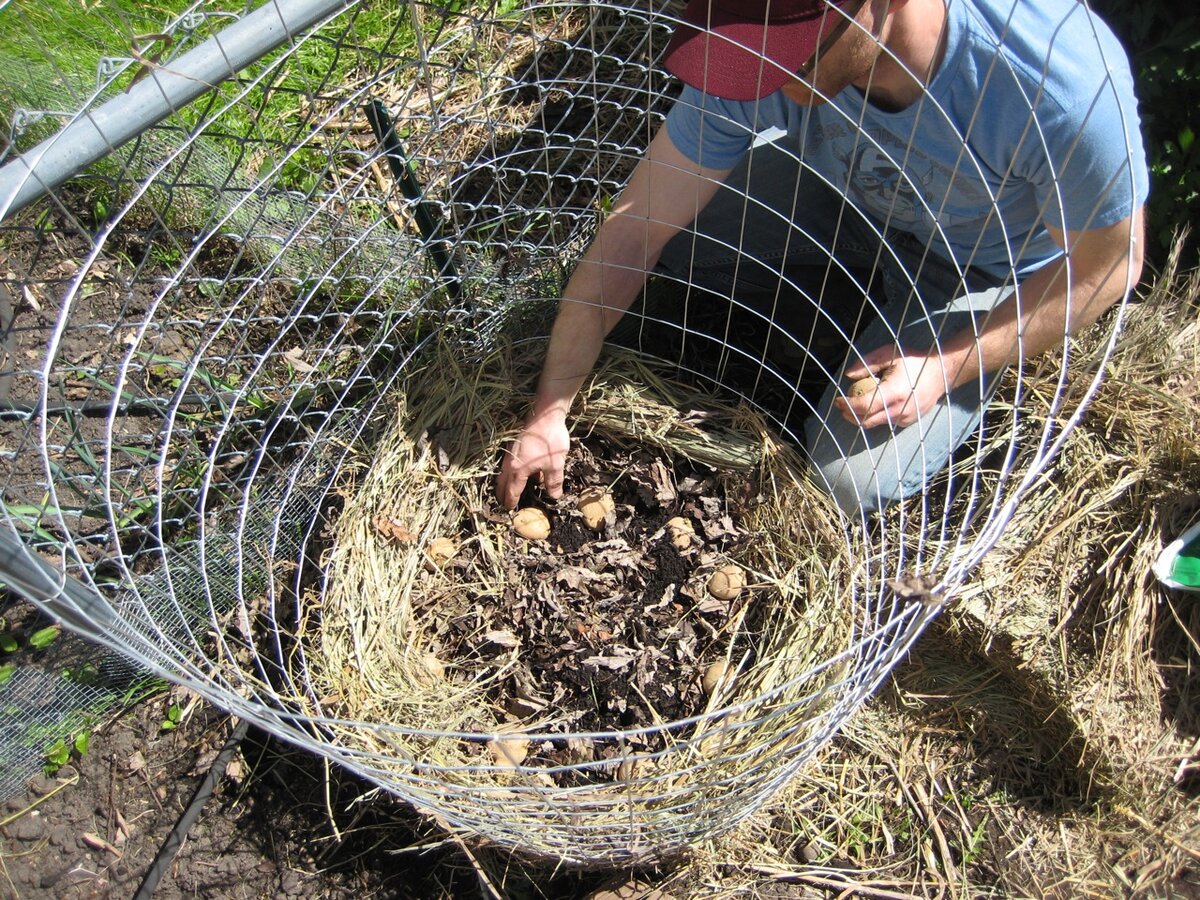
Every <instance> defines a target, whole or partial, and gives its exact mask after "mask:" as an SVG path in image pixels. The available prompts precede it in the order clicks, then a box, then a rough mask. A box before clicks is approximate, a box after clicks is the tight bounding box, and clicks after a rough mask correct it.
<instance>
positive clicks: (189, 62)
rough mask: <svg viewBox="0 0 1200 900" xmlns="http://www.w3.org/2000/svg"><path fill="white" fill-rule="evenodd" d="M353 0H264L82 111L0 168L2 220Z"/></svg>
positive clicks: (0, 209)
mask: <svg viewBox="0 0 1200 900" xmlns="http://www.w3.org/2000/svg"><path fill="white" fill-rule="evenodd" d="M352 2H353V0H268V2H266V3H264V4H263V5H262V6H260V7H259V8H258V9H256V10H254V12H252V13H250V14H249V15H246V16H244V17H243V18H241V19H239V20H238V21H237V22H234V23H233V24H232V25H229V26H227V27H226V28H224V29H222V30H221V31H220V32H218V33H217V34H215V35H213V36H212V37H211V38H209V39H208V40H207V41H205V42H204V43H203V44H201V45H200V46H198V47H195V48H194V49H192V50H189V51H188V52H187V53H185V54H183V55H182V56H180V57H179V58H178V59H176V60H173V61H172V62H171V63H170V64H169V65H164V66H156V67H154V68H153V70H152V71H151V72H150V74H149V76H148V77H145V78H142V79H141V80H140V81H138V82H137V83H136V84H134V85H132V86H131V87H130V88H129V91H128V92H127V93H124V94H121V95H120V96H117V97H113V98H112V99H111V100H109V101H107V102H106V103H103V104H101V105H100V106H98V107H97V108H96V109H93V110H85V111H83V112H81V113H80V114H79V115H78V116H77V117H76V118H75V119H74V120H72V121H71V122H70V123H69V124H68V125H67V126H66V127H65V128H64V129H63V130H62V131H60V132H59V133H58V134H56V135H54V136H53V137H50V138H47V139H46V140H44V141H42V143H40V144H38V145H37V146H36V147H34V148H33V149H32V150H29V151H28V152H26V153H24V154H22V155H20V156H18V157H16V158H15V159H12V160H10V161H9V162H8V163H7V164H5V165H4V167H3V168H0V219H3V218H5V217H7V216H10V215H13V214H14V213H16V212H19V211H20V210H22V209H24V208H25V207H26V206H28V205H29V204H30V203H32V202H34V201H35V200H37V199H38V198H39V197H41V196H42V195H43V194H45V193H46V192H48V191H50V190H53V189H54V188H56V187H58V185H60V184H62V183H63V182H64V181H66V180H67V179H68V178H71V177H72V176H73V175H76V174H78V173H79V172H81V171H83V170H84V169H86V168H87V167H88V166H90V165H91V164H92V163H94V162H96V161H97V160H99V159H102V158H103V157H104V156H105V155H106V154H108V153H111V152H112V151H113V150H115V149H116V148H117V147H120V146H121V145H122V144H124V143H126V142H127V141H130V140H132V139H133V138H135V137H137V136H138V135H139V134H142V133H143V132H144V131H146V129H148V128H150V127H151V126H152V125H155V124H157V123H158V122H161V121H162V120H163V119H165V118H166V117H167V116H169V115H171V113H173V112H176V111H177V110H179V109H182V108H183V107H185V106H187V105H188V104H189V103H191V102H192V101H193V100H195V99H196V98H197V97H199V96H201V95H202V94H204V93H206V92H207V91H209V90H212V88H214V87H216V86H217V85H218V84H221V83H222V82H224V81H226V80H228V79H229V78H232V77H233V76H234V75H236V74H237V73H238V72H240V71H241V70H242V69H244V68H245V67H246V66H248V65H250V64H251V63H253V62H255V61H256V60H258V59H261V58H262V57H263V56H265V55H266V54H268V53H270V52H271V51H272V50H274V49H275V48H277V47H279V46H281V45H282V44H284V43H285V42H286V41H288V40H290V39H292V38H294V37H295V36H296V35H297V34H299V33H300V32H302V31H304V30H305V29H308V28H311V27H312V26H313V25H315V24H316V23H318V22H320V21H321V20H322V19H324V18H326V17H328V16H330V15H332V14H333V13H334V12H336V11H337V10H338V9H340V8H342V7H344V6H348V5H350V4H351V3H352Z"/></svg>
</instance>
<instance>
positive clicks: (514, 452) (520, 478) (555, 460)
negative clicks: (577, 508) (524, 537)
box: [496, 410, 571, 509]
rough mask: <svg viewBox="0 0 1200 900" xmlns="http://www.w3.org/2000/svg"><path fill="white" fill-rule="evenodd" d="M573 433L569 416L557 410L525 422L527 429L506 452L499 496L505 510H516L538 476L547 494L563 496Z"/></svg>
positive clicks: (502, 464) (498, 489) (499, 481)
mask: <svg viewBox="0 0 1200 900" xmlns="http://www.w3.org/2000/svg"><path fill="white" fill-rule="evenodd" d="M570 445H571V436H570V434H569V433H568V431H567V421H566V416H564V415H563V414H562V413H561V412H558V411H556V410H554V411H549V412H545V413H543V414H542V415H540V416H536V417H534V418H532V419H530V420H529V421H528V422H526V423H525V428H524V430H523V431H522V432H521V434H520V435H519V436H518V437H517V439H516V440H515V441H513V442H512V444H510V445H509V446H508V447H507V448H506V450H505V452H504V462H503V463H501V465H500V477H499V478H498V479H497V481H496V496H497V497H499V498H500V502H501V503H502V504H503V505H504V508H505V509H515V508H516V505H517V501H518V500H520V499H521V493H522V491H524V490H525V485H526V484H527V483H528V482H529V479H530V478H531V477H534V478H537V479H538V480H539V481H540V482H541V484H542V487H543V488H544V489H545V491H546V493H547V494H549V495H550V496H551V497H553V498H555V499H557V498H558V497H561V496H562V489H563V466H564V464H565V463H566V459H567V450H568V449H569V447H570Z"/></svg>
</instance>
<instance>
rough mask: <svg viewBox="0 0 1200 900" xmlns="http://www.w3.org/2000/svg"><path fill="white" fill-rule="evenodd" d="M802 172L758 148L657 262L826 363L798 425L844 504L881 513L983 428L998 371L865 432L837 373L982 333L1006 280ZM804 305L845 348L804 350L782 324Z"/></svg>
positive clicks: (817, 469)
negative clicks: (820, 388)
mask: <svg viewBox="0 0 1200 900" xmlns="http://www.w3.org/2000/svg"><path fill="white" fill-rule="evenodd" d="M800 176H801V172H800V168H799V165H798V163H797V161H796V159H795V157H794V156H792V155H790V154H788V153H786V152H784V151H781V150H779V149H778V148H776V147H775V146H773V145H771V144H766V145H763V146H760V147H757V148H756V149H755V150H753V151H752V152H751V153H750V154H748V156H747V158H746V160H744V161H743V163H742V165H741V166H740V167H739V168H738V169H736V170H735V171H734V172H733V173H732V174H731V175H730V177H729V179H728V180H727V181H726V184H725V185H724V186H723V187H722V188H721V189H720V190H718V192H717V194H716V196H715V197H714V198H713V200H712V202H710V203H709V205H708V206H707V207H705V209H704V210H703V211H702V212H701V214H700V216H699V217H698V218H697V220H696V223H695V227H694V229H693V230H690V231H685V232H683V233H681V234H679V235H677V236H676V237H675V238H674V239H673V240H672V241H671V242H670V243H669V244H668V245H667V247H666V248H665V249H664V251H663V254H662V257H661V258H660V261H659V265H658V271H659V272H660V274H663V275H665V276H666V277H668V278H671V279H678V280H679V281H681V282H685V283H686V284H687V285H688V286H689V289H691V288H702V289H703V290H705V291H707V292H711V293H715V294H718V295H720V296H722V297H724V298H726V299H727V300H728V301H729V302H732V303H734V304H737V305H741V306H744V307H748V308H751V309H753V310H755V311H756V312H757V313H758V314H759V315H760V316H761V317H762V318H763V319H764V320H765V321H766V322H768V323H769V326H770V328H771V330H772V331H773V332H775V334H774V336H773V338H772V340H774V341H775V343H776V344H777V345H778V344H779V342H780V340H782V341H783V343H784V345H785V346H784V349H785V352H784V353H783V356H784V357H785V358H786V357H787V356H788V355H789V353H788V352H787V351H790V355H791V356H792V361H793V362H794V363H799V364H813V363H815V364H816V365H819V366H822V367H823V370H824V373H825V380H827V381H828V387H827V388H826V389H825V391H824V393H823V395H822V396H821V399H820V401H819V402H818V403H816V405H815V406H813V407H811V408H810V415H809V416H808V418H807V420H806V422H805V425H804V432H805V443H806V446H807V451H808V455H809V458H810V460H811V463H812V466H813V469H814V473H815V475H816V477H817V480H818V482H819V483H822V484H824V486H825V487H826V489H827V490H828V491H829V493H830V494H832V495H833V497H834V498H835V499H836V501H837V502H838V504H839V505H840V506H841V507H842V508H843V509H844V510H846V511H847V512H849V513H860V514H866V513H871V512H877V511H879V510H881V509H883V508H884V507H885V506H887V505H888V504H890V503H892V502H894V501H896V500H900V499H902V498H904V497H908V496H911V495H913V494H915V493H918V492H920V491H922V490H923V489H924V487H925V486H926V485H927V484H928V482H929V480H930V478H931V477H932V476H933V475H934V474H936V473H937V472H939V471H941V470H942V469H943V468H944V467H945V466H946V465H947V464H948V462H949V460H950V457H951V455H952V454H953V453H954V451H955V450H956V449H957V448H958V447H959V446H960V445H961V444H962V443H963V442H965V441H966V440H967V439H968V438H969V437H970V436H971V435H972V434H973V433H974V432H975V431H976V429H977V428H978V427H979V423H980V420H981V418H982V416H983V411H984V408H985V407H986V406H987V403H988V401H989V400H990V399H991V396H992V393H993V392H994V390H995V385H996V380H997V379H996V376H995V375H993V376H991V377H989V378H987V379H986V380H985V381H983V382H979V381H975V382H971V383H968V384H966V385H963V386H962V387H959V388H957V389H956V390H954V391H953V392H952V393H951V394H949V395H948V396H946V397H943V398H942V400H941V401H940V402H939V403H938V404H937V406H936V407H935V408H934V409H933V410H932V411H930V412H929V413H928V414H926V415H923V416H921V418H920V419H919V420H918V421H917V422H915V423H913V424H912V425H909V426H907V427H904V428H896V427H893V426H890V425H884V426H880V427H877V428H872V429H870V430H865V429H863V428H862V427H861V426H859V425H858V424H856V423H854V422H849V421H847V420H846V419H844V418H843V417H842V415H841V413H840V412H838V410H837V409H836V408H835V407H834V406H833V400H834V398H835V397H837V396H839V395H841V394H842V392H843V391H844V390H846V388H847V387H848V383H847V381H846V379H845V378H844V377H843V376H842V374H841V373H842V371H843V370H844V369H845V368H846V366H847V365H849V363H850V362H851V361H853V360H855V359H857V358H858V357H859V355H860V354H861V353H866V352H869V351H871V350H874V349H876V348H878V347H883V346H903V347H905V348H908V349H912V350H922V351H923V350H927V349H929V348H931V347H935V346H936V345H937V343H938V339H939V338H943V339H945V338H949V337H950V336H951V335H953V334H956V333H957V332H959V331H960V330H962V329H972V328H974V329H978V328H979V327H980V326H981V325H982V322H983V319H984V318H985V317H986V315H987V313H988V311H990V310H991V309H992V308H993V307H995V306H996V305H997V304H999V303H1000V302H1001V301H1002V300H1004V299H1005V298H1006V297H1007V296H1008V295H1009V294H1010V293H1011V292H1012V290H1013V288H1012V285H1011V283H1008V284H1004V285H1002V284H1001V283H999V281H998V280H997V279H995V278H993V277H991V276H988V275H986V274H984V273H981V272H978V271H976V270H972V269H967V270H963V269H962V268H961V267H959V266H958V265H956V264H955V263H952V262H950V261H948V259H947V256H944V255H938V253H937V252H936V250H935V248H927V247H926V246H925V245H924V244H922V243H920V242H919V241H917V240H916V239H915V238H914V237H913V236H912V235H911V234H908V233H907V232H904V231H903V230H901V229H896V228H885V227H884V226H882V225H879V224H878V223H876V222H874V221H872V220H870V219H868V218H867V217H866V216H865V215H864V214H862V213H860V212H858V211H857V210H856V209H855V208H854V206H853V204H851V203H849V202H847V201H846V199H845V198H844V197H843V195H842V194H841V193H839V192H837V191H835V190H834V189H832V188H831V187H830V186H828V185H827V184H825V183H824V182H822V181H821V180H820V179H819V178H818V177H817V176H815V175H813V174H812V173H811V172H806V173H804V175H803V177H800ZM830 276H836V278H831V277H830ZM835 282H836V283H837V284H838V285H839V288H838V289H835V290H829V289H828V286H829V285H830V284H833V283H835ZM801 310H803V311H804V312H805V313H806V315H807V321H810V322H811V321H816V322H817V323H819V324H823V325H825V326H826V328H828V327H834V328H836V329H838V330H840V331H841V332H842V333H843V334H844V335H845V336H846V338H847V339H850V337H851V335H853V341H852V343H851V344H850V345H849V346H850V350H849V354H848V355H847V356H845V357H844V358H840V359H838V360H835V361H832V362H822V361H820V360H816V359H814V357H813V355H812V352H811V348H810V347H807V346H806V345H805V336H804V335H803V334H796V333H794V332H795V330H796V329H794V328H793V329H791V331H790V332H789V329H788V325H787V323H788V321H789V319H793V320H794V319H795V318H797V315H796V314H797V312H798V311H801ZM859 323H860V324H861V327H856V325H857V324H859ZM807 327H808V326H805V328H807ZM785 332H788V333H785ZM842 346H843V347H845V346H846V345H845V344H843V345H842ZM842 352H844V351H842Z"/></svg>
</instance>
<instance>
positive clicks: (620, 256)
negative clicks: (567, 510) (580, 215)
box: [496, 128, 729, 509]
mask: <svg viewBox="0 0 1200 900" xmlns="http://www.w3.org/2000/svg"><path fill="white" fill-rule="evenodd" d="M728 174H729V173H728V171H727V170H716V169H706V168H704V167H702V166H699V165H697V164H696V163H693V162H692V161H691V160H689V159H688V158H687V157H685V156H684V155H683V154H682V153H680V152H679V150H677V149H676V148H675V145H674V144H673V143H672V142H671V139H670V138H669V137H668V136H667V131H666V129H665V128H664V129H662V130H660V131H659V133H658V134H657V135H656V136H655V138H654V140H653V141H652V142H651V144H650V147H649V148H648V149H647V151H646V156H645V157H643V159H642V160H641V162H639V163H638V165H637V168H636V169H634V172H633V175H632V176H631V177H630V180H629V184H628V186H627V187H626V188H625V190H624V191H622V193H621V196H620V197H619V198H618V199H617V202H616V203H615V204H614V206H613V209H612V212H611V213H610V214H609V216H608V218H607V219H606V220H605V221H604V224H603V225H601V227H600V230H599V232H598V233H597V235H596V238H595V240H594V241H593V242H592V244H591V246H590V247H589V248H588V250H587V253H586V254H585V255H584V258H583V260H582V261H581V262H580V264H579V266H578V268H576V270H575V273H574V274H573V275H572V276H571V280H570V281H569V282H568V283H567V287H566V289H565V290H564V291H563V298H562V301H561V302H560V304H559V308H558V314H557V316H556V318H555V320H554V327H553V329H552V330H551V332H550V346H549V348H548V349H547V351H546V361H545V363H544V364H543V366H542V374H541V378H540V379H539V382H538V388H537V394H536V396H535V397H534V401H533V407H532V409H531V410H530V413H529V416H528V418H527V419H526V422H525V428H524V430H523V431H522V433H521V435H520V436H519V437H518V438H517V439H516V440H515V441H514V442H513V444H512V446H510V447H509V448H508V450H507V452H506V453H505V457H504V460H503V462H502V464H501V469H500V477H499V480H498V482H497V485H496V493H497V495H498V497H499V499H500V502H501V503H502V504H504V506H506V507H508V508H510V509H511V508H512V507H514V506H515V505H516V503H517V500H518V499H519V498H520V496H521V492H522V491H523V490H524V489H525V485H526V482H527V481H528V480H529V478H531V477H539V478H541V479H542V484H543V486H544V487H545V489H546V491H547V493H549V494H550V496H551V497H557V496H559V495H561V494H562V480H563V464H564V461H565V458H566V451H567V444H568V439H567V431H566V417H567V413H568V412H569V410H570V408H571V403H572V401H573V400H574V398H575V395H576V394H577V393H578V392H579V389H580V387H581V386H582V384H583V381H584V379H585V378H586V377H587V376H588V373H590V372H591V370H592V367H593V366H594V365H595V363H596V358H597V357H598V356H599V355H600V348H601V346H602V345H603V343H604V338H605V336H606V335H607V334H608V332H609V331H611V330H612V327H613V326H614V325H616V323H617V322H618V321H619V320H620V318H621V316H622V315H623V314H624V313H625V311H626V310H627V309H629V306H630V304H631V303H633V301H634V299H635V298H636V297H637V295H638V292H639V291H640V290H641V289H642V286H643V285H644V284H645V280H646V273H647V272H649V271H650V270H651V269H652V268H653V267H654V264H655V263H656V262H658V257H659V254H660V253H661V252H662V248H663V247H664V246H665V245H666V243H667V241H668V240H670V239H671V238H672V237H673V236H674V235H675V234H677V233H678V232H679V231H680V229H682V228H683V227H685V226H686V225H688V224H690V223H691V222H692V221H693V220H694V219H695V218H696V215H697V214H698V213H699V212H700V210H701V209H703V208H704V206H705V205H706V204H707V203H708V201H709V200H710V199H712V196H713V194H714V193H715V192H716V190H717V187H718V186H719V185H720V183H721V182H722V181H723V180H724V179H725V176H726V175H728Z"/></svg>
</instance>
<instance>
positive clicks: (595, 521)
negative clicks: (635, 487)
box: [575, 488, 616, 531]
mask: <svg viewBox="0 0 1200 900" xmlns="http://www.w3.org/2000/svg"><path fill="white" fill-rule="evenodd" d="M575 508H576V509H578V510H579V511H580V512H581V513H583V521H584V522H585V523H586V524H587V527H588V528H590V529H592V531H603V530H604V523H605V522H606V521H608V514H609V513H610V512H612V511H613V510H614V509H616V504H615V503H614V502H613V498H612V494H610V493H608V492H607V491H602V490H600V489H599V488H594V489H592V490H588V491H584V492H583V493H582V494H580V495H579V502H578V503H576V504H575Z"/></svg>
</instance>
